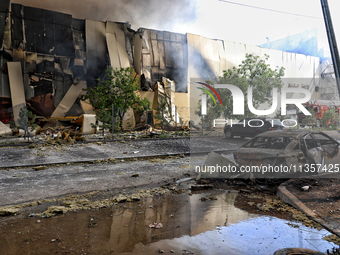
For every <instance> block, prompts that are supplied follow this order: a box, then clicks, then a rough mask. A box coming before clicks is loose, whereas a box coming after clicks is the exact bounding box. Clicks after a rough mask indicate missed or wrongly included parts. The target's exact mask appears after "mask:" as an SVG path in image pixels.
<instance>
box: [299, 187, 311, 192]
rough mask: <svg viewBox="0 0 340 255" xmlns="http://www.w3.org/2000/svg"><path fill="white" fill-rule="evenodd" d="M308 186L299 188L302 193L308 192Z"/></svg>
mask: <svg viewBox="0 0 340 255" xmlns="http://www.w3.org/2000/svg"><path fill="white" fill-rule="evenodd" d="M309 188H310V187H309V186H303V187H301V189H302V190H303V191H308V190H309Z"/></svg>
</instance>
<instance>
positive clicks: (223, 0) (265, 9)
mask: <svg viewBox="0 0 340 255" xmlns="http://www.w3.org/2000/svg"><path fill="white" fill-rule="evenodd" d="M218 1H220V2H224V3H228V4H235V5H240V6H245V7H250V8H255V9H260V10H264V11H271V12H277V13H282V14H288V15H294V16H299V17H305V18H311V19H322V18H318V17H314V16H308V15H302V14H298V13H291V12H284V11H279V10H273V9H268V8H263V7H258V6H253V5H248V4H241V3H235V2H232V1H227V0H218Z"/></svg>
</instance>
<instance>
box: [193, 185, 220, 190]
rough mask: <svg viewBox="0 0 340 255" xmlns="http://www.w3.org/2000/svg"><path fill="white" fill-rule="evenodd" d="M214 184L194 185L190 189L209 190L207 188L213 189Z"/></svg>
mask: <svg viewBox="0 0 340 255" xmlns="http://www.w3.org/2000/svg"><path fill="white" fill-rule="evenodd" d="M213 188H214V185H212V184H205V185H192V186H191V187H190V189H191V190H192V191H198V190H207V189H213Z"/></svg>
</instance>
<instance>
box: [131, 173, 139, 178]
mask: <svg viewBox="0 0 340 255" xmlns="http://www.w3.org/2000/svg"><path fill="white" fill-rule="evenodd" d="M131 177H139V174H133V175H131Z"/></svg>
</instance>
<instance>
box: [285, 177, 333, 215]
mask: <svg viewBox="0 0 340 255" xmlns="http://www.w3.org/2000/svg"><path fill="white" fill-rule="evenodd" d="M302 187H308V190H306V191H305V190H303V189H302ZM286 188H287V189H288V190H289V191H290V192H291V193H294V195H295V196H296V197H297V198H298V199H299V200H300V201H302V202H303V203H304V204H305V205H306V206H307V207H308V208H310V209H312V210H313V212H315V213H316V214H317V215H319V216H321V217H322V218H323V219H325V220H329V219H335V220H340V179H338V178H324V179H320V178H318V179H313V178H310V179H300V180H291V181H290V182H288V184H287V185H286Z"/></svg>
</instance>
